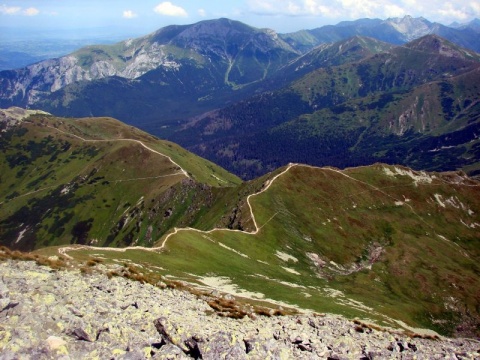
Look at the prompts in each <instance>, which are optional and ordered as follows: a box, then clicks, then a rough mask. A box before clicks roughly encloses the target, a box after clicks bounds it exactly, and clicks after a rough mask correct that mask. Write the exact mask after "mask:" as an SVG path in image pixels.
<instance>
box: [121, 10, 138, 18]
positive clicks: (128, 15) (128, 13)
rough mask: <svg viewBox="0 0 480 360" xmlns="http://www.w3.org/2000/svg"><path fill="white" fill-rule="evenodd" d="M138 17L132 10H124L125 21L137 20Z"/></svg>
mask: <svg viewBox="0 0 480 360" xmlns="http://www.w3.org/2000/svg"><path fill="white" fill-rule="evenodd" d="M137 16H138V15H137V14H135V13H134V12H133V11H132V10H124V11H123V17H124V18H125V19H133V18H136V17H137Z"/></svg>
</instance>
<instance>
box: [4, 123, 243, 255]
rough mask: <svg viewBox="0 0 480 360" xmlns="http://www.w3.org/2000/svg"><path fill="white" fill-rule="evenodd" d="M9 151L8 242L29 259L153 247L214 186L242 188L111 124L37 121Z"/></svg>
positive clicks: (13, 135)
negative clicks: (72, 249) (38, 254)
mask: <svg viewBox="0 0 480 360" xmlns="http://www.w3.org/2000/svg"><path fill="white" fill-rule="evenodd" d="M86 140H94V141H86ZM135 140H136V141H135ZM1 146H2V149H3V150H4V151H2V155H1V156H2V162H1V163H2V168H1V170H2V174H4V175H3V176H2V177H1V181H0V185H1V186H0V197H1V199H0V201H1V205H0V219H1V220H0V233H1V235H2V240H1V241H2V244H4V245H8V246H10V247H13V248H18V249H23V250H31V249H34V248H38V247H43V246H48V245H60V244H70V243H76V244H87V243H88V244H93V245H99V246H128V245H132V244H144V245H151V244H153V242H155V241H156V240H157V239H158V238H159V237H160V236H161V235H162V234H163V233H164V232H166V231H168V230H169V229H170V228H171V227H172V226H175V225H181V226H187V225H189V224H190V223H191V222H192V221H194V220H195V219H196V216H197V215H196V214H197V213H198V212H199V210H201V209H202V207H208V206H209V203H211V202H212V201H213V198H214V197H215V196H216V195H212V192H213V191H214V190H212V189H213V188H214V187H219V186H223V187H225V186H232V185H233V184H237V183H239V182H240V181H239V179H238V178H236V177H235V176H233V175H231V174H229V173H228V172H226V171H225V170H223V169H221V168H219V167H218V166H216V165H214V164H212V163H210V162H208V161H204V160H203V159H201V158H199V157H197V156H194V155H193V154H190V153H188V152H187V151H185V150H183V149H181V148H180V147H179V146H177V145H174V144H171V143H167V142H162V141H160V140H158V139H156V138H154V137H152V136H150V135H148V134H146V133H143V132H141V131H139V130H137V129H134V128H131V127H128V126H126V125H124V124H122V123H120V122H119V121H116V120H114V119H109V118H99V119H80V120H74V119H62V118H55V117H50V116H36V117H31V118H30V119H29V120H28V121H27V122H24V124H23V125H22V126H20V127H16V128H13V129H12V130H10V131H9V132H7V133H5V135H4V136H2V138H1ZM169 156H170V158H171V159H170V158H169ZM172 161H174V162H172ZM184 169H186V170H184ZM183 171H185V173H184V172H183ZM187 172H188V174H189V178H187V176H186V173H187ZM194 189H196V190H197V191H194ZM215 192H216V193H221V191H218V190H215Z"/></svg>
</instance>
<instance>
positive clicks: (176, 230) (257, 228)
mask: <svg viewBox="0 0 480 360" xmlns="http://www.w3.org/2000/svg"><path fill="white" fill-rule="evenodd" d="M295 166H300V167H307V168H312V169H318V170H324V171H331V172H334V173H337V174H340V175H342V176H344V177H346V178H348V179H351V180H352V181H355V182H359V183H362V184H364V185H366V186H368V187H369V188H370V189H371V190H370V191H377V192H379V193H381V194H383V195H385V196H387V197H389V198H391V199H392V200H394V201H400V200H401V199H397V198H396V197H394V196H392V195H390V194H388V193H386V192H385V191H384V189H382V188H379V187H377V186H374V185H372V184H369V183H367V182H365V181H362V180H359V179H356V178H354V177H352V176H350V175H348V174H346V173H345V172H344V170H340V169H335V168H331V167H323V168H320V167H316V166H312V165H305V164H297V163H290V164H288V166H287V167H286V168H285V169H284V170H283V171H282V172H280V173H278V174H277V175H275V176H274V177H273V178H271V179H269V180H267V181H266V182H265V183H264V186H263V188H262V189H261V190H260V191H258V192H256V193H253V194H250V195H248V196H247V204H248V208H249V211H250V218H251V220H252V222H253V225H254V228H255V230H253V231H250V232H247V231H242V230H236V229H228V228H213V229H210V230H199V229H195V228H191V227H186V228H177V227H175V228H174V229H173V231H172V232H170V233H169V234H167V235H165V238H164V239H163V242H162V244H161V245H160V246H158V247H151V248H147V247H143V246H129V247H125V248H105V247H94V246H87V245H81V246H75V247H73V246H69V247H63V248H59V249H58V252H59V253H61V254H62V255H64V256H66V257H68V258H72V257H71V256H69V255H68V254H67V252H68V251H73V250H80V249H91V250H102V251H115V252H125V251H127V250H144V251H150V252H161V251H162V250H163V249H164V248H165V247H166V244H167V242H168V240H169V239H170V237H171V236H173V235H176V234H178V233H180V232H182V231H194V232H197V233H201V234H211V233H213V232H216V231H226V232H239V233H243V234H249V235H256V234H258V233H259V231H260V230H261V229H262V228H263V227H264V226H265V225H266V224H268V223H269V222H270V221H271V220H272V219H273V218H275V216H276V215H277V213H275V214H273V215H272V216H271V217H270V218H269V219H268V220H267V221H266V222H265V223H264V224H263V225H261V226H259V225H258V223H257V220H256V218H255V214H254V212H253V208H252V204H251V202H250V200H251V199H252V197H254V196H258V195H260V194H262V193H264V192H265V191H267V190H268V189H269V188H270V186H271V185H272V184H273V183H274V182H275V180H277V179H278V178H279V177H281V176H283V175H285V174H286V173H287V172H288V171H290V170H291V169H292V168H293V167H295ZM438 180H439V181H440V182H444V183H445V182H446V181H445V180H443V179H438ZM423 185H432V186H433V184H423ZM462 185H463V184H462ZM464 185H465V186H475V185H468V184H464ZM402 186H405V185H402ZM410 186H413V185H410ZM477 186H478V185H477ZM390 187H392V186H389V188H390ZM366 191H367V190H366ZM405 205H406V206H407V207H408V208H409V209H410V210H411V211H412V212H413V214H415V215H416V216H417V217H418V218H419V220H420V221H422V222H424V223H425V224H426V225H428V226H429V227H431V225H430V224H428V223H427V222H426V221H425V219H423V218H422V217H421V216H420V215H419V214H417V213H416V212H415V210H414V209H413V207H412V206H411V205H410V204H407V203H405ZM454 245H456V244H454Z"/></svg>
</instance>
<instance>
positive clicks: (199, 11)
mask: <svg viewBox="0 0 480 360" xmlns="http://www.w3.org/2000/svg"><path fill="white" fill-rule="evenodd" d="M198 15H200V16H201V17H205V16H207V12H206V11H205V9H198Z"/></svg>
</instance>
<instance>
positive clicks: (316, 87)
mask: <svg viewBox="0 0 480 360" xmlns="http://www.w3.org/2000/svg"><path fill="white" fill-rule="evenodd" d="M479 59H480V57H479V55H478V54H476V53H474V52H471V51H467V50H465V49H462V48H459V47H458V46H456V45H454V44H452V43H450V42H448V41H446V40H444V39H441V38H439V37H436V36H427V37H424V38H421V39H419V40H415V41H413V42H411V43H409V44H407V45H405V46H401V47H396V48H394V49H392V50H389V51H385V52H382V53H379V54H375V55H373V56H370V57H368V58H366V59H362V60H359V61H357V62H353V63H347V64H343V65H340V66H334V67H327V68H322V69H318V70H315V71H312V72H310V73H308V74H306V75H305V76H304V77H303V78H301V79H300V80H298V81H295V82H293V83H292V84H291V85H290V86H288V87H285V88H283V89H281V90H278V91H274V92H268V93H264V94H261V95H258V96H256V97H253V98H250V99H248V100H245V101H243V102H239V103H237V104H234V105H231V106H229V107H226V108H224V109H220V110H217V111H213V112H209V113H206V114H205V115H204V116H202V117H196V118H194V119H192V120H191V121H190V122H188V123H186V124H185V127H184V129H183V130H182V131H180V132H178V133H175V134H173V135H172V136H171V138H172V140H174V141H176V142H178V143H180V144H183V145H184V146H186V147H187V148H189V149H190V150H192V151H194V152H196V153H197V154H199V155H201V156H203V157H206V158H208V159H210V160H212V161H214V162H215V163H217V164H219V165H221V166H223V167H225V168H227V169H229V170H230V171H233V172H235V173H236V174H238V175H239V176H241V177H243V178H252V177H255V176H258V175H260V174H263V173H266V172H268V171H272V170H273V169H275V168H276V167H278V166H282V165H285V164H287V163H289V162H301V163H309V164H312V165H318V166H324V165H333V166H338V167H345V166H356V165H364V164H372V163H374V162H376V161H383V162H387V163H400V164H405V165H408V166H411V167H414V168H416V169H429V170H454V169H459V168H463V169H464V170H466V171H468V172H469V173H470V174H475V173H476V171H477V170H478V169H479V168H480V167H479V166H478V159H479V158H478V151H477V145H476V144H477V136H476V135H475V134H477V133H478V131H477V130H476V129H477V127H478V120H479V118H480V113H479V107H478V97H479V95H480V93H479V89H478V85H477V84H478V81H479V76H480V73H479V69H480V61H479ZM452 147H456V151H455V152H453V151H450V152H449V151H440V152H439V150H442V149H446V148H452Z"/></svg>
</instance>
